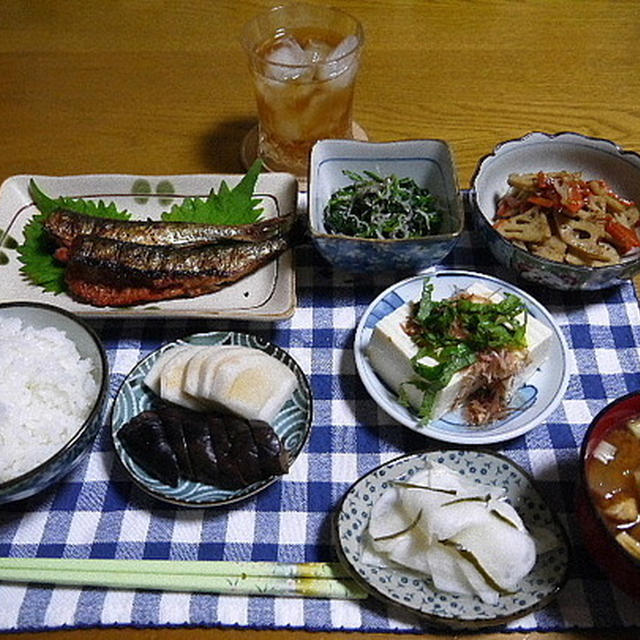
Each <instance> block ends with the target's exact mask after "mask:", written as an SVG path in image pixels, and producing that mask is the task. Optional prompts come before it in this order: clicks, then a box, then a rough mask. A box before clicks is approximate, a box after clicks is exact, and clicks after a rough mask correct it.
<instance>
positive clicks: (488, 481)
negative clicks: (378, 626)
mask: <svg viewBox="0 0 640 640" xmlns="http://www.w3.org/2000/svg"><path fill="white" fill-rule="evenodd" d="M429 462H433V463H439V464H444V465H446V466H447V467H449V468H450V469H452V470H454V471H457V472H459V473H460V474H462V475H463V476H464V477H465V478H466V479H471V480H474V481H477V482H479V483H481V484H483V485H494V486H497V487H502V488H504V489H505V490H506V500H507V501H508V502H509V503H510V504H511V505H512V506H513V507H515V508H516V509H517V511H518V513H519V514H520V516H521V518H522V520H523V522H524V524H525V526H526V527H527V529H528V530H529V533H530V534H531V535H532V536H533V538H534V540H535V542H536V547H537V548H538V549H540V550H541V551H543V552H539V553H538V556H537V559H536V563H535V566H534V567H533V569H532V571H531V572H530V573H529V574H528V575H527V576H526V577H525V578H524V579H523V580H522V581H521V583H520V588H519V589H518V591H516V592H514V593H509V594H503V595H501V596H500V597H499V599H498V602H497V603H496V604H487V603H485V602H483V601H482V600H481V599H480V598H479V597H477V596H463V595H456V594H452V593H446V592H444V591H440V590H438V589H436V588H435V586H434V584H433V582H432V581H431V579H430V578H429V577H427V576H426V575H423V574H420V573H417V572H412V571H411V570H409V569H407V568H406V567H403V566H401V565H394V564H391V563H389V564H388V565H387V566H377V565H374V564H371V563H369V561H368V559H367V555H366V554H363V551H364V542H365V536H366V532H367V528H368V526H369V520H370V516H371V512H372V508H373V505H374V504H375V502H376V501H377V500H378V498H379V497H380V495H381V494H382V493H383V492H384V491H385V490H386V489H387V488H388V487H389V486H390V485H391V483H392V482H393V481H397V480H402V481H408V480H409V479H410V478H411V477H412V476H413V475H414V474H415V473H416V472H418V471H420V470H421V469H423V468H424V467H425V465H426V464H427V463H429ZM335 524H336V532H337V536H336V539H337V550H338V554H339V556H340V559H341V561H342V562H343V564H344V565H345V566H346V567H347V568H348V569H349V570H350V572H351V573H352V574H353V576H354V578H355V579H356V580H357V581H358V583H359V584H361V586H362V587H363V588H364V589H366V590H367V591H368V592H369V593H370V594H372V595H373V596H375V597H377V598H379V599H381V600H383V601H385V602H388V603H389V602H390V603H393V604H394V605H397V606H399V607H401V608H402V609H404V610H405V611H409V612H412V613H414V614H417V615H419V616H420V617H424V618H426V619H427V620H428V621H429V622H431V623H433V624H435V625H438V626H446V627H450V628H458V629H474V628H481V627H490V626H497V625H502V624H506V623H507V622H509V621H511V620H514V619H517V618H520V617H522V616H525V615H527V614H529V613H531V612H533V611H535V610H537V609H540V608H542V607H544V606H546V605H547V604H548V603H549V602H550V601H551V600H553V598H555V596H556V595H557V593H558V591H559V590H560V589H561V588H562V586H563V585H564V583H565V581H566V578H567V571H568V565H569V553H570V545H569V540H568V537H567V534H566V532H565V530H564V528H563V527H562V525H561V524H560V522H559V520H558V518H557V517H556V515H555V514H554V513H553V512H552V511H551V510H550V509H549V507H548V506H547V503H546V501H545V499H544V497H543V496H542V495H541V494H540V493H539V492H538V490H537V489H536V487H535V486H534V483H533V479H532V478H531V477H530V476H529V475H528V474H527V473H526V472H525V471H524V470H523V469H521V468H520V467H519V466H517V465H516V464H515V463H513V462H511V461H510V460H509V459H508V458H505V457H504V456H502V455H500V454H497V453H493V452H489V451H483V450H467V449H450V450H434V451H425V452H421V453H415V454H411V455H407V456H402V457H399V458H396V459H394V460H391V461H390V462H387V463H386V464H383V465H381V466H379V467H377V468H376V469H373V470H372V471H371V472H369V473H368V474H367V475H365V476H363V477H362V478H360V479H359V480H358V481H357V482H356V483H355V484H354V485H353V486H352V487H351V488H350V489H349V490H348V491H347V493H346V494H345V496H344V497H343V499H342V502H341V504H340V506H339V508H338V511H337V513H336V518H335Z"/></svg>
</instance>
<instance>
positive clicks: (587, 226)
mask: <svg viewBox="0 0 640 640" xmlns="http://www.w3.org/2000/svg"><path fill="white" fill-rule="evenodd" d="M471 187H472V188H471V193H470V195H471V200H472V204H473V217H474V221H475V225H476V226H477V227H478V228H479V229H480V231H481V232H482V234H483V236H484V239H485V240H486V242H487V244H488V246H489V248H490V250H491V252H492V253H493V255H494V257H495V258H496V260H497V261H498V262H500V263H501V264H502V265H504V266H506V267H507V268H508V269H510V270H511V271H513V272H515V273H516V274H517V275H518V276H519V277H521V278H523V279H525V280H528V281H530V282H535V283H539V284H544V285H547V286H550V287H553V288H555V289H565V290H568V289H582V290H591V289H604V288H607V287H612V286H616V285H619V284H621V283H622V282H624V281H625V280H628V279H630V278H632V277H633V276H634V275H636V274H637V273H639V272H640V211H639V208H638V204H637V203H640V155H639V154H638V153H635V152H632V151H626V150H624V149H621V148H620V147H618V146H617V145H616V144H614V143H613V142H610V141H609V140H603V139H599V138H591V137H588V136H584V135H581V134H578V133H558V134H547V133H540V132H534V133H530V134H528V135H526V136H524V137H523V138H520V139H517V140H509V141H506V142H503V143H501V144H499V145H497V146H496V147H495V149H494V150H493V152H492V153H491V154H489V155H487V156H485V157H484V158H482V159H481V160H480V162H479V163H478V166H477V168H476V171H475V173H474V176H473V178H472V184H471Z"/></svg>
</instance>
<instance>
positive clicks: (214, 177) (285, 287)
mask: <svg viewBox="0 0 640 640" xmlns="http://www.w3.org/2000/svg"><path fill="white" fill-rule="evenodd" d="M31 178H33V179H34V180H35V182H36V184H37V185H38V186H39V187H40V189H42V191H44V192H45V193H46V194H47V195H49V196H51V197H53V198H56V197H59V196H66V197H73V198H78V197H82V198H87V199H93V200H103V201H104V202H105V203H109V202H114V203H115V204H116V206H117V207H118V208H119V209H126V210H127V211H129V212H130V213H131V219H140V220H146V219H147V218H150V219H154V220H158V219H159V218H160V215H161V213H162V212H163V211H168V210H169V209H170V208H171V206H172V205H173V204H180V203H181V202H182V201H183V199H184V198H185V197H198V198H205V197H207V196H208V195H209V193H210V191H211V189H215V191H216V192H217V191H218V190H219V188H220V185H221V183H222V181H223V180H224V181H226V183H227V185H228V186H229V187H233V186H234V185H235V184H237V183H238V182H239V181H240V180H241V178H242V176H241V175H219V174H210V175H206V174H202V175H175V176H135V175H120V174H103V175H79V176H64V177H52V176H31V175H19V176H13V177H11V178H8V179H7V180H5V182H4V183H3V184H2V186H0V238H1V237H2V232H3V231H6V232H7V233H8V234H9V236H11V237H12V238H14V239H15V240H16V241H17V242H18V243H19V244H20V243H22V241H23V228H24V226H25V224H26V223H27V222H28V221H29V220H30V218H31V217H32V216H33V215H34V214H36V213H37V211H38V210H37V209H36V206H35V204H34V203H33V200H32V199H31V196H30V195H29V181H30V180H31ZM134 184H135V185H136V186H135V188H134ZM141 184H142V185H143V186H146V187H147V190H150V192H149V193H144V194H141V193H140V185H141ZM158 185H160V189H159V191H160V193H159V192H158ZM167 187H168V189H167ZM167 190H169V191H171V190H172V192H171V193H169V194H167V193H166V191H167ZM297 191H298V186H297V182H296V180H295V178H294V177H293V176H291V175H289V174H286V173H271V174H261V175H260V176H259V178H258V181H257V184H256V188H255V196H256V197H257V198H260V199H261V203H260V206H262V207H263V209H264V213H263V217H265V218H271V217H275V216H283V215H286V214H288V213H291V212H293V211H295V208H296V204H297ZM2 253H3V254H4V256H5V259H3V260H2V261H1V262H2V263H3V264H0V281H1V282H2V286H1V287H0V302H14V301H17V300H22V301H28V302H43V303H49V304H53V305H56V306H58V307H62V308H64V309H67V310H69V311H72V312H73V313H77V314H78V315H83V316H89V317H91V316H102V317H104V316H113V317H129V316H131V317H154V316H157V317H185V316H213V317H220V318H239V319H256V320H280V319H285V318H288V317H290V316H291V315H292V314H293V312H294V311H295V306H296V288H295V271H294V267H293V257H292V251H291V250H289V251H286V252H285V253H284V254H283V255H281V256H280V257H279V258H278V259H277V260H274V261H273V262H271V263H269V264H267V265H266V266H264V267H263V268H261V269H259V270H258V271H256V272H255V273H253V274H251V275H249V276H247V277H245V278H243V279H242V280H240V281H238V282H236V283H234V284H232V285H230V286H228V287H225V288H224V289H222V290H220V291H216V292H215V293H210V294H207V295H203V296H199V297H196V298H177V299H175V300H163V301H160V302H153V303H149V304H146V305H145V304H142V305H138V306H133V307H127V308H115V307H106V308H98V307H92V306H90V305H88V304H82V303H79V302H76V301H74V300H72V299H71V297H69V296H68V295H67V294H64V293H63V294H58V295H55V294H52V293H49V292H46V291H44V290H43V289H42V288H41V287H38V286H36V285H34V284H32V283H30V282H29V281H28V280H27V279H25V277H24V276H23V274H22V273H21V272H20V267H21V263H20V262H19V260H18V252H17V251H15V250H10V249H6V248H3V249H2ZM7 258H8V260H7ZM5 263H6V264H5Z"/></svg>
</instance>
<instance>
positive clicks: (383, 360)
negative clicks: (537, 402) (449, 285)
mask: <svg viewBox="0 0 640 640" xmlns="http://www.w3.org/2000/svg"><path fill="white" fill-rule="evenodd" d="M466 293H470V294H475V295H478V296H482V297H483V298H485V299H486V298H489V299H490V300H492V301H493V302H499V301H500V300H501V299H502V297H503V296H502V295H501V294H500V293H496V292H493V291H491V290H490V289H487V288H486V287H484V286H482V285H478V284H474V285H473V286H472V287H470V288H469V289H467V290H466ZM412 306H413V303H412V302H407V303H405V304H404V305H402V306H401V307H398V309H396V310H395V311H393V312H392V313H390V314H389V315H387V316H385V317H384V318H383V319H382V320H380V322H378V324H376V326H375V327H374V329H373V332H372V335H371V339H370V341H369V345H368V347H367V357H368V358H369V362H370V363H371V366H372V367H373V369H374V370H375V371H376V373H377V374H378V376H379V377H380V378H381V379H382V380H383V381H384V383H385V384H386V385H387V386H388V387H389V388H391V389H392V390H393V391H394V392H395V393H397V394H399V393H400V388H401V386H402V385H403V384H404V383H405V382H407V381H409V380H412V379H414V378H415V377H416V374H415V373H414V370H413V365H412V362H411V361H412V358H413V357H414V356H416V354H417V353H418V347H417V346H416V344H415V343H414V341H413V339H412V338H411V337H410V336H409V335H407V333H406V332H405V330H404V327H405V325H406V323H407V320H408V319H409V316H410V313H411V309H412ZM520 319H521V320H522V321H526V338H527V345H528V355H527V356H526V358H527V359H526V364H525V366H524V368H523V369H522V370H521V371H520V373H519V374H518V375H517V376H515V377H514V380H513V384H512V389H513V390H515V389H517V388H518V387H520V386H521V385H522V384H523V383H524V382H525V380H526V379H527V378H528V377H530V376H531V375H532V374H533V372H534V371H535V369H536V368H537V367H538V366H540V364H541V363H542V362H543V361H544V360H545V358H546V357H547V353H548V350H549V345H550V338H551V330H550V329H549V328H548V327H547V326H546V325H544V324H542V323H541V322H540V321H539V320H536V319H535V318H533V317H532V316H531V315H529V314H526V315H523V316H522V317H521V318H520ZM523 355H524V354H523ZM421 363H423V364H425V365H427V366H432V365H436V364H438V363H437V361H436V360H434V359H433V358H430V357H425V358H423V359H422V360H421ZM476 389H477V384H476V381H475V380H474V379H472V378H470V377H469V376H468V375H467V374H466V369H462V370H461V371H458V372H456V373H455V374H454V375H453V377H452V379H451V381H450V382H449V384H448V385H447V386H446V387H445V388H444V389H442V390H441V391H440V392H438V394H437V395H436V399H435V402H434V407H433V411H432V413H431V419H432V420H437V419H438V418H440V417H441V416H443V415H444V414H445V413H448V412H449V411H451V410H452V409H453V408H454V407H455V406H456V405H459V404H462V403H463V401H464V398H466V397H467V396H469V395H470V394H471V393H472V392H473V391H475V390H476ZM403 391H404V393H405V395H406V397H407V399H408V401H409V403H410V404H411V406H412V407H413V408H414V409H416V410H417V409H418V408H419V407H420V405H421V404H422V397H423V392H422V391H420V390H419V389H418V388H417V387H415V386H414V385H404V387H403Z"/></svg>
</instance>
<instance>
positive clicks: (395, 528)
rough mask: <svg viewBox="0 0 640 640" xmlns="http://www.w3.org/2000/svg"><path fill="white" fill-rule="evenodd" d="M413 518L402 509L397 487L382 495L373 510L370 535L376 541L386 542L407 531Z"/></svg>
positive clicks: (370, 520)
mask: <svg viewBox="0 0 640 640" xmlns="http://www.w3.org/2000/svg"><path fill="white" fill-rule="evenodd" d="M411 522H412V520H411V518H410V517H409V516H408V515H407V513H406V512H405V511H403V509H402V505H401V504H400V500H399V498H398V490H397V489H396V487H390V488H389V489H387V490H386V491H384V492H383V493H382V495H381V496H380V497H379V498H378V500H376V502H375V504H374V505H373V508H372V509H371V517H370V519H369V535H370V536H371V537H372V538H373V539H374V540H385V539H389V538H391V537H393V536H395V535H396V534H397V533H398V532H402V531H405V530H406V529H407V527H409V526H410V525H411Z"/></svg>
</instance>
